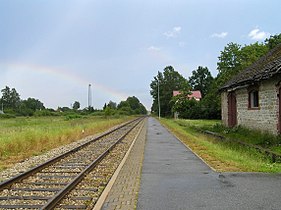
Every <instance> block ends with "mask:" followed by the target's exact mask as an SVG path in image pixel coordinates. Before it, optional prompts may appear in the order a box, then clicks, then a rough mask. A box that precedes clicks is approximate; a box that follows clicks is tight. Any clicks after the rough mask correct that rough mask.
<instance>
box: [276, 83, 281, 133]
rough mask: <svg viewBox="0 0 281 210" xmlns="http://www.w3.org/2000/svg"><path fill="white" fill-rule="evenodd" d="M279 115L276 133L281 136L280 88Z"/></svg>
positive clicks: (279, 99) (279, 98)
mask: <svg viewBox="0 0 281 210" xmlns="http://www.w3.org/2000/svg"><path fill="white" fill-rule="evenodd" d="M278 102H279V110H278V111H279V114H278V125H277V126H278V133H279V134H281V87H280V88H279V91H278Z"/></svg>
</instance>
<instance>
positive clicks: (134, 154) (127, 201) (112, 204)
mask: <svg viewBox="0 0 281 210" xmlns="http://www.w3.org/2000/svg"><path fill="white" fill-rule="evenodd" d="M146 131H147V121H146V122H145V124H144V127H143V128H142V130H141V131H140V134H139V136H138V138H137V139H136V141H135V143H134V145H133V147H132V149H131V152H130V153H129V155H128V157H127V159H126V162H125V164H124V165H123V167H122V169H121V170H120V172H119V174H118V176H117V178H116V180H115V182H114V184H113V186H112V188H111V190H110V192H109V193H108V195H107V197H106V200H105V202H104V203H103V206H102V208H101V209H103V210H114V209H122V210H133V209H135V208H136V204H137V198H138V191H139V186H140V177H141V169H142V162H143V157H144V146H145V141H146Z"/></svg>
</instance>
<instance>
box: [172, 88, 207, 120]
mask: <svg viewBox="0 0 281 210" xmlns="http://www.w3.org/2000/svg"><path fill="white" fill-rule="evenodd" d="M190 92H191V94H189V95H187V98H189V99H192V98H193V99H195V100H196V101H200V100H201V99H202V95H201V91H200V90H194V91H190ZM179 94H181V92H180V91H177V90H174V91H173V96H177V95H179ZM178 116H179V113H178V112H175V113H174V118H175V119H178Z"/></svg>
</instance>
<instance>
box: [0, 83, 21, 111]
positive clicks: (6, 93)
mask: <svg viewBox="0 0 281 210" xmlns="http://www.w3.org/2000/svg"><path fill="white" fill-rule="evenodd" d="M1 92H2V97H1V99H0V103H1V105H2V104H3V106H4V110H5V109H11V110H14V111H16V110H17V109H18V107H19V105H20V95H19V94H18V92H17V91H16V89H15V88H12V89H10V88H9V87H8V86H6V87H5V88H4V89H2V90H1Z"/></svg>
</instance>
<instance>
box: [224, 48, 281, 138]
mask: <svg viewBox="0 0 281 210" xmlns="http://www.w3.org/2000/svg"><path fill="white" fill-rule="evenodd" d="M220 90H221V99H222V100H221V106H222V121H223V124H224V125H226V126H229V127H234V126H236V125H242V126H244V127H248V128H251V129H258V130H262V131H267V132H270V133H273V134H280V133H281V44H279V45H278V46H277V47H275V48H274V49H272V50H271V51H270V52H269V53H268V54H266V55H265V56H263V57H262V58H260V59H259V60H258V61H257V62H255V63H254V64H252V65H251V66H250V67H248V68H246V69H245V70H244V71H242V72H241V73H239V74H238V75H237V76H235V77H234V78H232V79H231V80H230V81H228V82H227V83H226V84H225V85H224V86H223V87H222V88H221V89H220Z"/></svg>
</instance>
